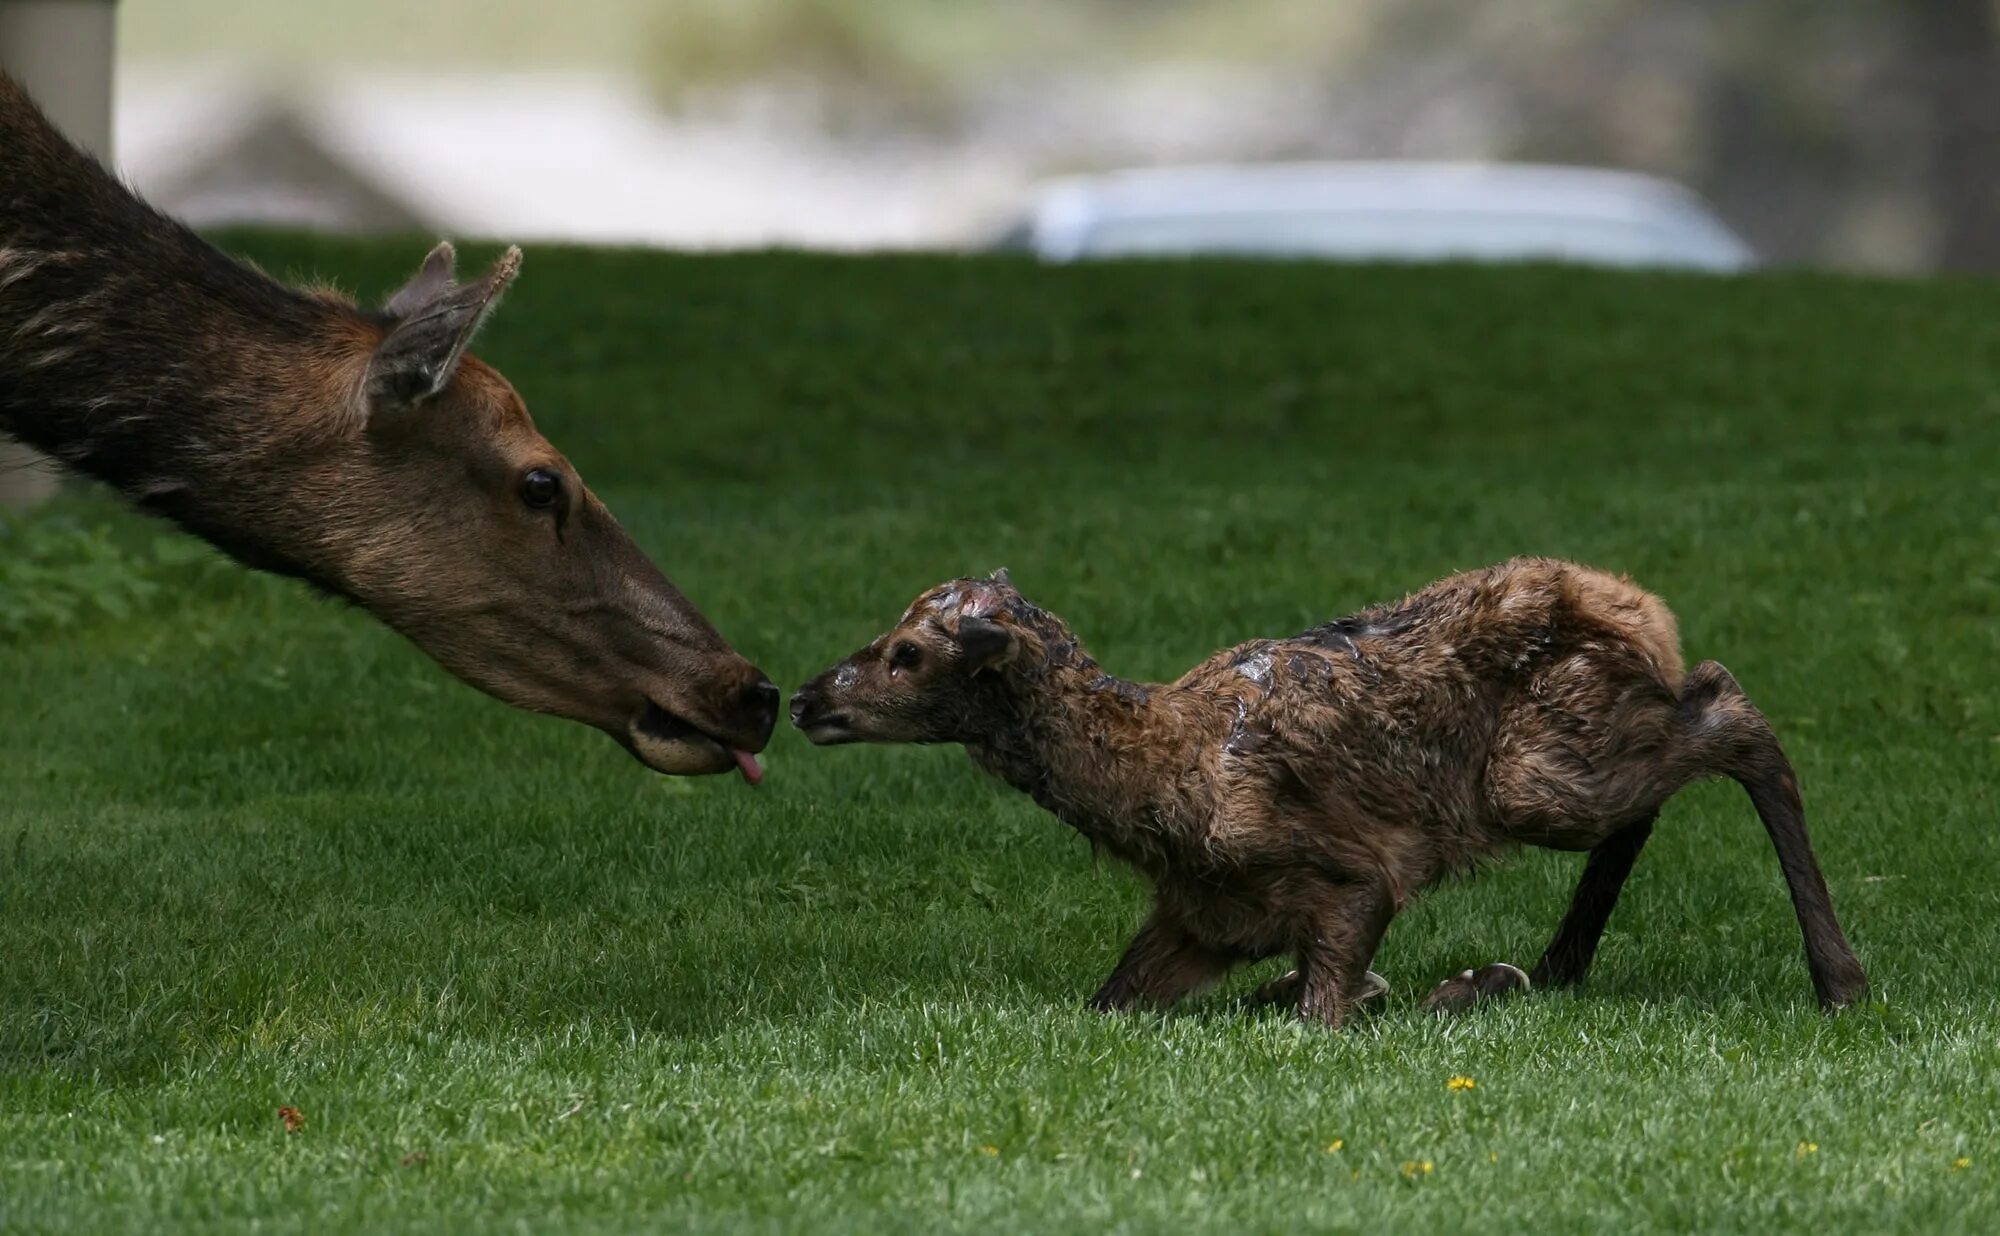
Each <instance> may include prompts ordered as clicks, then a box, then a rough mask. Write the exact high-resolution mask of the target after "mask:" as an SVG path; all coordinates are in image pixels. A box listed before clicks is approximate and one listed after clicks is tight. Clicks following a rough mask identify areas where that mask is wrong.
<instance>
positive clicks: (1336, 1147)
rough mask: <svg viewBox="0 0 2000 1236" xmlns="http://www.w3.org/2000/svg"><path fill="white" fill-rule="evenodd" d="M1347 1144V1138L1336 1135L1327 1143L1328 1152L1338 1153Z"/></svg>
mask: <svg viewBox="0 0 2000 1236" xmlns="http://www.w3.org/2000/svg"><path fill="white" fill-rule="evenodd" d="M1346 1144H1347V1140H1346V1139H1345V1138H1340V1137H1336V1138H1334V1139H1333V1140H1332V1141H1330V1142H1328V1143H1327V1144H1326V1152H1327V1153H1328V1154H1338V1153H1340V1148H1341V1147H1342V1146H1345V1145H1346Z"/></svg>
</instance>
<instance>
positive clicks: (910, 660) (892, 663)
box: [889, 640, 924, 669]
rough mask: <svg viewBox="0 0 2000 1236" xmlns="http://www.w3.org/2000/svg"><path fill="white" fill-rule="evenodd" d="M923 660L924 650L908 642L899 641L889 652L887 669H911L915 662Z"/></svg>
mask: <svg viewBox="0 0 2000 1236" xmlns="http://www.w3.org/2000/svg"><path fill="white" fill-rule="evenodd" d="M923 659H924V650H923V649H921V648H919V647H917V646H916V645H915V644H913V643H911V642H910V641H909V640H901V641H899V642H898V643H897V644H896V646H895V647H894V648H891V649H890V650H889V668H891V669H913V668H915V666H916V664H917V662H919V661H921V660H923Z"/></svg>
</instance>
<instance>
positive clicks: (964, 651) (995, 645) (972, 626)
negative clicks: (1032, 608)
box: [956, 618, 1021, 674]
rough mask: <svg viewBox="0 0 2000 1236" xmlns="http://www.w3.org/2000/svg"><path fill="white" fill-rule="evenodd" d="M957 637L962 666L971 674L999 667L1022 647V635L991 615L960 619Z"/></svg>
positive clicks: (959, 662)
mask: <svg viewBox="0 0 2000 1236" xmlns="http://www.w3.org/2000/svg"><path fill="white" fill-rule="evenodd" d="M956 639H957V641H958V664H959V667H960V668H961V669H963V670H964V671H965V672H966V673H968V674H977V673H979V672H981V671H982V670H989V669H999V668H1000V667H1002V666H1004V665H1006V664H1007V663H1008V662H1009V661H1012V660H1013V659H1014V654H1015V653H1016V652H1018V651H1020V648H1021V637H1020V636H1018V635H1016V634H1015V633H1014V629H1013V628H1012V627H1007V626H1002V625H1001V624H999V623H997V622H995V621H993V620H992V619H991V618H961V619H959V621H958V633H957V636H956Z"/></svg>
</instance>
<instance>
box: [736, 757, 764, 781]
mask: <svg viewBox="0 0 2000 1236" xmlns="http://www.w3.org/2000/svg"><path fill="white" fill-rule="evenodd" d="M729 754H731V755H733V756H735V757H736V768H737V770H738V771H739V772H741V773H742V774H743V779H744V780H745V781H748V782H749V783H750V784H751V785H761V784H763V781H764V770H763V769H761V768H759V767H757V757H756V756H754V755H752V754H750V753H749V752H748V751H731V752H730V753H729Z"/></svg>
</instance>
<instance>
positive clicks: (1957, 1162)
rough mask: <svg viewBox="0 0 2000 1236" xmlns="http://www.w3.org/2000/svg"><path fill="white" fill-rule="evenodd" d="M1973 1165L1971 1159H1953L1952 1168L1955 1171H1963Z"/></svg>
mask: <svg viewBox="0 0 2000 1236" xmlns="http://www.w3.org/2000/svg"><path fill="white" fill-rule="evenodd" d="M1971 1166H1972V1160H1971V1159H1953V1160H1952V1161H1951V1170H1952V1171H1954V1172H1962V1171H1964V1170H1965V1169H1966V1168H1968V1167H1971Z"/></svg>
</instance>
